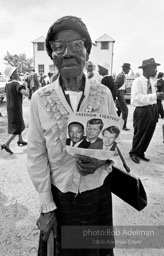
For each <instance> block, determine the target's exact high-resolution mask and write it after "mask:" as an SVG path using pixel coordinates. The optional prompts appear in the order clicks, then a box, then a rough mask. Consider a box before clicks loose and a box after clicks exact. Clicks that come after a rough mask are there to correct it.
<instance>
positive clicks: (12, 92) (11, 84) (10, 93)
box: [1, 65, 29, 154]
mask: <svg viewBox="0 0 164 256" xmlns="http://www.w3.org/2000/svg"><path fill="white" fill-rule="evenodd" d="M4 74H5V75H6V76H7V77H8V79H9V80H8V82H7V84H6V88H5V90H6V99H7V116H8V133H9V134H11V136H10V138H9V139H8V140H7V141H6V143H5V144H3V145H2V146H1V149H2V150H3V149H4V150H6V151H7V152H8V153H10V154H13V151H11V149H10V143H11V142H12V141H13V140H14V138H15V137H16V136H17V135H18V141H17V144H18V146H25V145H27V142H26V141H24V140H23V138H22V131H23V130H24V129H25V125H24V120H23V111H22V102H23V95H24V96H28V95H29V94H28V92H27V91H26V88H25V86H23V85H21V84H20V83H19V82H18V78H19V77H18V72H17V68H16V67H13V66H11V65H8V66H6V68H5V71H4Z"/></svg>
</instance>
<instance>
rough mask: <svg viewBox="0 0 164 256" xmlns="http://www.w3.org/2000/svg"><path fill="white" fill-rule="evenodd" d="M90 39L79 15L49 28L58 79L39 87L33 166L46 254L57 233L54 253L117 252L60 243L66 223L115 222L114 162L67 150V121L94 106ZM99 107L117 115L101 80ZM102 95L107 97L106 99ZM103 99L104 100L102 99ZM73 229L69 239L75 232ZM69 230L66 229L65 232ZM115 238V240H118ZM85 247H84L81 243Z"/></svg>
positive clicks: (49, 45)
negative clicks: (88, 70)
mask: <svg viewBox="0 0 164 256" xmlns="http://www.w3.org/2000/svg"><path fill="white" fill-rule="evenodd" d="M91 46H92V42H91V38H90V35H89V33H88V30H87V28H86V25H85V24H84V23H83V22H82V20H81V19H80V18H77V17H73V16H65V17H62V18H60V19H58V20H57V21H56V22H55V23H54V24H53V25H52V26H51V27H50V29H49V31H48V34H47V37H46V49H47V53H48V55H49V56H50V58H51V59H52V60H53V62H54V65H55V66H56V67H57V69H58V73H59V77H58V79H57V80H56V81H55V82H53V83H51V84H49V85H47V86H46V87H42V88H40V89H39V90H37V91H36V92H35V93H34V94H33V97H32V100H31V113H30V129H29V138H28V170H29V174H30V177H31V180H32V182H33V184H34V186H35V188H36V190H37V192H38V193H39V199H40V206H41V214H40V217H39V219H38V221H37V225H38V227H39V229H40V230H41V235H40V241H39V251H38V255H39V256H43V255H44V256H45V255H47V253H46V251H47V239H48V237H49V234H50V231H51V230H52V229H53V230H54V232H55V239H54V243H55V253H54V255H62V256H64V255H67V256H68V255H78V256H80V255H88V256H91V255H92V256H98V255H104V256H105V255H106V256H107V255H108V256H111V255H113V249H112V248H109V249H104V250H99V249H98V248H92V249H89V247H87V246H86V247H85V248H84V247H83V248H84V249H78V248H79V247H78V244H74V249H73V248H72V249H68V248H65V247H64V244H63V243H62V244H61V240H62V239H63V234H62V236H61V232H62V230H61V227H64V226H66V227H68V226H69V227H70V226H71V227H72V226H78V227H80V226H81V228H82V226H88V225H91V226H93V225H97V226H98V225H100V226H102V225H105V226H110V227H112V225H113V224H112V199H111V193H110V187H109V185H108V183H107V179H108V173H109V172H110V171H111V169H112V167H111V166H110V161H109V160H108V161H102V160H98V159H95V158H90V157H86V156H82V155H76V156H72V155H69V154H68V153H67V151H66V136H67V123H68V117H69V115H70V113H72V112H73V111H75V112H76V111H81V112H86V111H89V110H90V111H94V109H95V108H94V106H92V104H93V102H94V101H93V100H92V96H93V95H92V94H93V87H94V91H95V89H96V88H95V86H91V85H90V83H89V81H88V80H87V78H86V77H85V75H84V73H83V70H84V68H85V64H86V61H87V60H88V58H89V54H90V51H91ZM100 88H101V95H99V94H98V95H97V102H99V104H97V108H96V111H97V112H99V113H103V114H105V113H106V114H112V115H116V111H115V105H114V102H113V98H112V95H111V92H110V90H109V89H108V88H107V87H106V86H103V85H101V84H100V86H99V90H100ZM102 97H103V101H102ZM99 98H101V101H100V99H99ZM71 227H70V231H69V228H68V231H69V232H68V238H69V237H70V236H71V235H72V233H73V232H71ZM66 233H67V232H65V233H64V234H66ZM113 242H114V241H113V237H111V244H113ZM80 248H81V247H80Z"/></svg>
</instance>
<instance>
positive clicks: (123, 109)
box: [114, 63, 130, 131]
mask: <svg viewBox="0 0 164 256" xmlns="http://www.w3.org/2000/svg"><path fill="white" fill-rule="evenodd" d="M129 70H130V64H129V63H124V64H123V66H122V72H121V73H119V74H118V75H117V76H116V78H115V81H114V84H115V86H116V89H117V105H118V109H119V110H118V115H120V114H122V119H123V120H124V126H123V130H125V131H128V130H129V129H128V128H127V126H126V124H127V119H128V106H127V103H126V100H125V96H124V94H125V83H126V76H125V75H127V74H128V73H129Z"/></svg>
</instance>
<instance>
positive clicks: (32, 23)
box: [0, 0, 164, 73]
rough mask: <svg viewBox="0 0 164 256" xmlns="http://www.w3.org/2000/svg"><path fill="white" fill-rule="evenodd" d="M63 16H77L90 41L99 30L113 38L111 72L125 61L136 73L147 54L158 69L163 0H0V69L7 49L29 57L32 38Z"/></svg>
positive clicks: (162, 55)
mask: <svg viewBox="0 0 164 256" xmlns="http://www.w3.org/2000/svg"><path fill="white" fill-rule="evenodd" d="M65 15H74V16H77V17H80V18H81V19H82V20H83V22H84V23H85V24H86V26H87V28H88V31H89V33H90V36H91V38H92V42H95V40H96V39H98V38H99V37H101V36H102V35H103V34H107V35H109V36H110V37H112V38H113V39H114V40H115V44H114V58H113V72H114V73H118V72H120V71H121V66H122V64H123V63H125V62H127V63H130V64H131V67H132V70H133V71H134V73H136V72H140V73H142V70H141V69H138V66H141V64H142V61H143V60H144V59H149V58H155V61H156V62H157V63H160V64H161V66H159V67H158V71H160V72H164V0H47V1H46V0H28V1H26V0H15V1H14V0H0V71H1V69H2V68H3V65H2V63H3V58H4V56H5V55H6V53H7V51H8V52H9V53H11V54H20V53H25V54H26V56H27V58H32V57H33V45H32V41H33V40H35V39H37V38H38V37H40V36H42V35H43V36H46V34H47V31H48V29H49V27H50V26H51V25H52V23H53V22H54V21H55V20H57V19H58V18H60V17H62V16H65Z"/></svg>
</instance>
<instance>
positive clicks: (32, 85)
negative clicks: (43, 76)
mask: <svg viewBox="0 0 164 256" xmlns="http://www.w3.org/2000/svg"><path fill="white" fill-rule="evenodd" d="M26 82H27V87H28V89H29V99H31V97H32V94H33V93H34V92H35V91H36V90H38V88H39V87H40V84H39V80H38V75H37V73H36V72H35V69H32V70H31V74H29V75H28V77H27V79H26Z"/></svg>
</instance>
